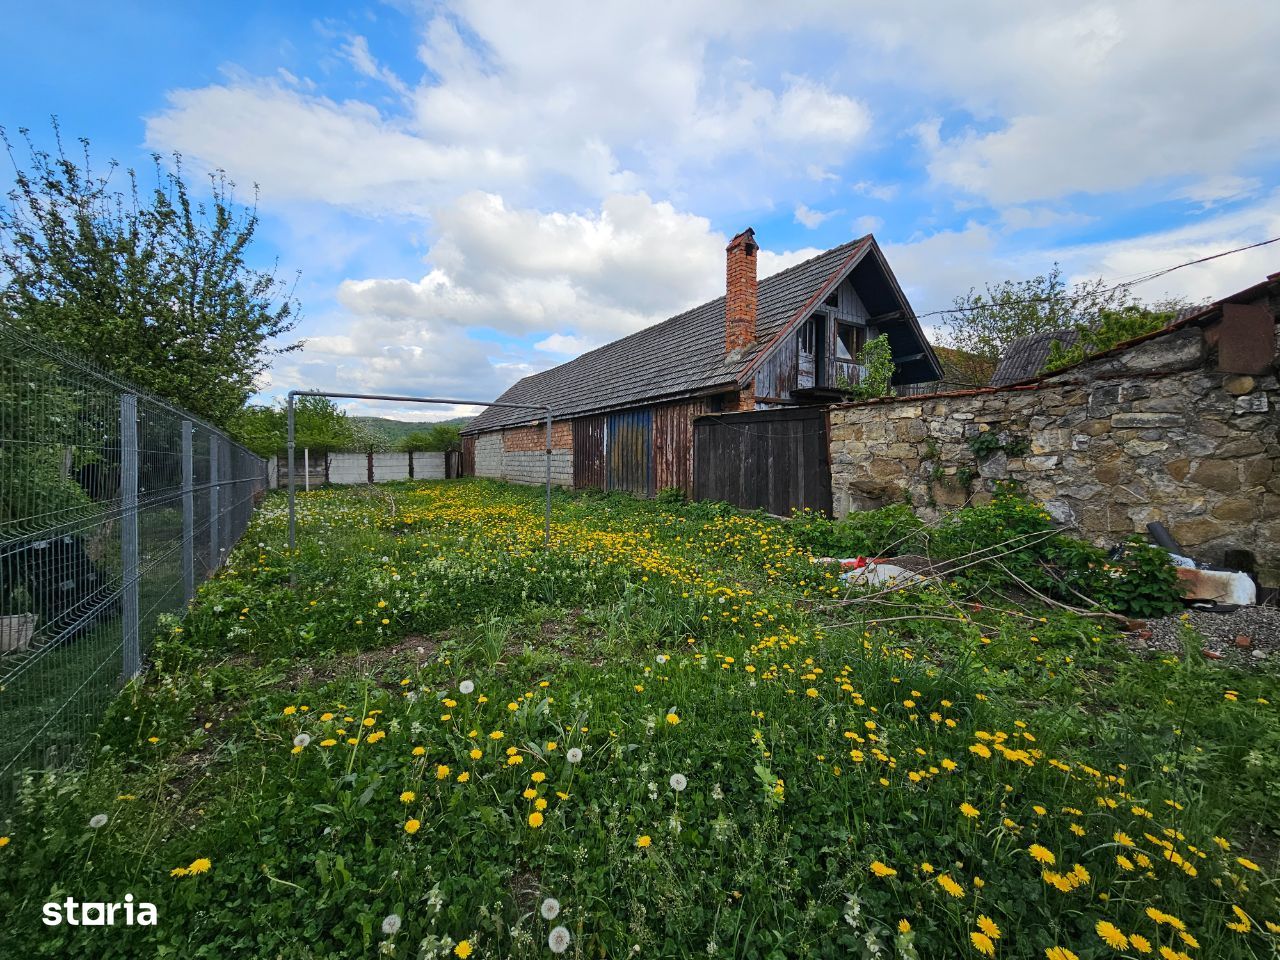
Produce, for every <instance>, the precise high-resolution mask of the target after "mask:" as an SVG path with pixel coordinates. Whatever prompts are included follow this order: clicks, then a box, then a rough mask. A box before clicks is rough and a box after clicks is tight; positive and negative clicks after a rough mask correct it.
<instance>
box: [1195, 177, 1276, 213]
mask: <svg viewBox="0 0 1280 960" xmlns="http://www.w3.org/2000/svg"><path fill="white" fill-rule="evenodd" d="M1261 186H1262V181H1261V180H1259V179H1258V178H1257V177H1237V176H1234V175H1231V174H1218V175H1217V176H1212V177H1206V178H1204V179H1202V180H1197V181H1196V182H1194V183H1190V184H1188V185H1187V186H1185V187H1182V188H1181V189H1179V190H1176V191H1174V194H1173V196H1174V197H1175V198H1177V199H1179V200H1190V201H1191V202H1192V203H1198V204H1200V206H1201V207H1203V208H1204V209H1208V208H1209V207H1215V206H1218V205H1219V204H1222V203H1227V202H1230V201H1232V200H1241V199H1243V198H1245V197H1250V196H1253V195H1254V194H1256V193H1257V192H1258V189H1259V188H1260V187H1261Z"/></svg>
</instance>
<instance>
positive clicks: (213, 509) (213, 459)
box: [209, 433, 222, 573]
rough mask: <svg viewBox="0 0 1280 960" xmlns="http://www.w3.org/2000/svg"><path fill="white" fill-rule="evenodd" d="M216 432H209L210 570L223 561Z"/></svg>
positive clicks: (215, 568)
mask: <svg viewBox="0 0 1280 960" xmlns="http://www.w3.org/2000/svg"><path fill="white" fill-rule="evenodd" d="M219 439H220V438H219V437H218V435H217V434H216V433H211V434H209V572H210V573H212V572H213V571H214V570H217V569H218V566H219V564H220V563H221V561H222V535H221V531H220V530H219V526H220V523H219V521H220V520H221V519H222V512H221V509H220V507H219V504H218V500H219V496H218V494H219V493H220V491H219V489H218V481H219V478H218V459H219V457H218V440H219Z"/></svg>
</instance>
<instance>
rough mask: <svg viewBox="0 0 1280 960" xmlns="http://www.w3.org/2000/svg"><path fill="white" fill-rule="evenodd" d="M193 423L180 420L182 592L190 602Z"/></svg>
mask: <svg viewBox="0 0 1280 960" xmlns="http://www.w3.org/2000/svg"><path fill="white" fill-rule="evenodd" d="M194 428H195V427H194V424H192V422H191V421H190V420H183V421H182V594H183V596H184V597H186V598H187V603H190V602H191V600H192V598H193V597H194V596H195V595H196V538H195V533H196V502H195V464H194V462H193V459H192V453H191V433H192V430H193V429H194Z"/></svg>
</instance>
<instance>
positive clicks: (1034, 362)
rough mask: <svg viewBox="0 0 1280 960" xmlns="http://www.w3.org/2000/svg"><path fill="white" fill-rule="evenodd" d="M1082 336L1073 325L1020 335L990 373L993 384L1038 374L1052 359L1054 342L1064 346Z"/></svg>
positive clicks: (1013, 381)
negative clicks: (1050, 358)
mask: <svg viewBox="0 0 1280 960" xmlns="http://www.w3.org/2000/svg"><path fill="white" fill-rule="evenodd" d="M1079 339H1080V332H1079V331H1078V330H1075V329H1074V328H1068V329H1065V330H1049V331H1046V332H1043V333H1029V334H1027V335H1026V336H1025V337H1019V338H1018V339H1017V340H1015V341H1013V343H1011V344H1009V349H1008V350H1006V351H1005V352H1004V353H1003V354H1001V355H1000V362H999V363H997V364H996V372H995V373H994V374H992V375H991V386H993V387H1007V386H1008V385H1009V384H1011V383H1019V382H1021V381H1023V380H1030V379H1032V378H1034V377H1038V376H1039V375H1040V372H1041V371H1042V370H1044V365H1045V364H1046V363H1048V362H1049V354H1050V352H1051V351H1052V350H1053V345H1054V344H1055V343H1060V344H1062V346H1063V347H1074V346H1075V345H1076V341H1077V340H1079Z"/></svg>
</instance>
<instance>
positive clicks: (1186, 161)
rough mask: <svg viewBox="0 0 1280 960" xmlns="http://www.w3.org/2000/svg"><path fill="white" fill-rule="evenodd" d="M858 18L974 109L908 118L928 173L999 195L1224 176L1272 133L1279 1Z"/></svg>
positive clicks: (1138, 2) (900, 11)
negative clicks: (950, 117)
mask: <svg viewBox="0 0 1280 960" xmlns="http://www.w3.org/2000/svg"><path fill="white" fill-rule="evenodd" d="M869 29H871V30H872V31H873V32H875V33H877V35H878V36H880V38H881V40H882V42H884V43H885V44H886V45H889V46H896V54H897V56H898V57H899V58H900V59H901V60H902V61H904V65H903V69H905V70H910V71H911V72H912V73H913V74H914V78H915V82H916V83H917V84H918V85H919V87H920V88H921V89H922V91H923V92H927V93H929V94H933V95H936V96H941V97H944V98H946V99H948V100H950V101H951V102H952V103H953V104H954V105H955V106H957V107H959V108H960V109H963V110H965V111H967V112H968V113H969V114H970V116H971V117H972V118H973V122H972V124H970V125H967V126H965V127H963V128H961V129H958V130H947V129H946V125H944V127H943V128H941V129H940V128H938V127H936V126H935V127H932V128H930V127H929V126H925V127H923V128H919V129H918V131H917V132H918V133H920V134H923V136H922V137H921V144H922V146H923V147H924V148H925V150H926V151H927V153H928V156H929V161H928V162H929V171H930V173H931V175H932V177H933V178H934V180H935V181H937V182H938V183H940V184H944V185H947V186H951V187H955V188H959V189H962V190H965V191H969V192H972V193H974V194H977V195H979V196H982V197H984V198H986V199H988V200H990V201H991V202H993V203H995V204H997V205H1003V204H1011V203H1026V202H1029V201H1034V200H1039V199H1048V198H1057V197H1063V196H1067V195H1070V194H1072V193H1075V192H1087V193H1106V192H1110V191H1116V190H1124V189H1128V188H1132V187H1136V186H1138V185H1141V184H1144V183H1149V182H1151V181H1155V180H1160V179H1168V178H1177V177H1184V176H1202V177H1213V176H1220V175H1224V174H1232V173H1234V172H1236V170H1237V168H1238V166H1239V165H1240V164H1242V163H1248V162H1250V161H1251V160H1255V161H1256V160H1261V159H1264V158H1265V156H1266V155H1267V154H1268V153H1269V152H1272V151H1274V149H1275V147H1276V146H1277V145H1278V144H1280V101H1277V99H1276V98H1275V96H1274V95H1273V92H1274V78H1273V77H1272V75H1271V70H1270V67H1269V66H1268V65H1269V64H1270V62H1271V60H1272V59H1273V56H1272V55H1273V52H1274V49H1273V48H1274V40H1275V37H1276V36H1277V35H1280V5H1277V4H1260V3H1256V2H1251V0H1224V2H1222V3H1219V4H1216V5H1215V7H1214V9H1213V12H1212V15H1206V14H1205V12H1204V10H1203V9H1202V8H1201V7H1199V6H1197V5H1194V4H1191V3H1176V4H1173V5H1170V4H1168V3H1167V2H1162V0H1135V2H1131V3H1125V4H1116V5H1106V6H1104V5H1102V4H1086V5H1080V6H1066V7H1064V6H1061V5H1051V6H1036V5H1029V6H1023V7H1021V8H1019V10H1018V11H1017V13H1016V14H1015V15H1010V10H1009V8H1008V7H1007V6H1005V5H1004V4H998V3H977V4H966V5H964V6H954V5H944V6H939V7H929V8H926V9H921V8H918V7H895V8H894V9H893V13H892V15H891V17H890V16H889V15H881V16H880V17H879V18H878V22H877V24H876V25H874V26H870V27H869ZM1206 51H1212V55H1202V54H1204V52H1206Z"/></svg>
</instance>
